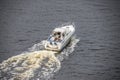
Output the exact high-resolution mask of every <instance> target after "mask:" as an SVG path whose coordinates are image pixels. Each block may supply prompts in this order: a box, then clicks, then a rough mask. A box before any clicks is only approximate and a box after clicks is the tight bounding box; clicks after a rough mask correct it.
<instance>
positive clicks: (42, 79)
mask: <svg viewBox="0 0 120 80" xmlns="http://www.w3.org/2000/svg"><path fill="white" fill-rule="evenodd" d="M78 41H79V39H76V38H75V37H73V38H72V40H71V42H70V44H69V45H68V47H66V48H65V49H64V50H63V51H62V52H61V53H59V54H57V55H55V54H56V52H54V51H47V50H42V49H43V44H44V42H45V41H44V40H43V41H42V42H40V43H38V44H35V45H34V46H32V47H31V48H29V51H28V52H25V53H22V54H20V55H17V56H13V57H11V58H8V59H7V60H5V61H3V62H2V63H1V64H0V80H48V79H50V78H51V77H52V76H53V75H54V73H55V72H57V71H58V70H59V69H60V68H61V63H60V61H62V60H63V59H65V58H67V57H68V56H69V54H70V53H72V52H73V51H74V47H75V45H76V43H77V42H78Z"/></svg>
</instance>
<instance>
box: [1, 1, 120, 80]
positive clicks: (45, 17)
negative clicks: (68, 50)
mask: <svg viewBox="0 0 120 80" xmlns="http://www.w3.org/2000/svg"><path fill="white" fill-rule="evenodd" d="M119 4H120V1H119V0H74V1H73V0H66V1H65V0H51V1H48V0H4V1H3V0H1V1H0V62H2V61H3V60H6V59H7V58H9V57H11V56H13V55H18V54H20V53H21V52H23V51H26V50H27V49H28V48H29V47H31V46H32V45H34V44H35V43H38V42H40V41H41V40H43V39H46V38H47V36H48V35H49V33H50V31H52V29H53V28H55V27H56V26H57V25H60V24H62V23H64V22H74V23H75V25H76V34H77V36H78V38H79V37H80V39H81V41H80V42H79V43H78V44H77V47H76V48H75V50H74V52H73V54H71V55H70V56H69V58H68V59H66V60H64V61H63V62H62V66H61V70H60V71H59V72H58V73H57V74H55V76H54V77H53V78H52V79H51V80H120V32H119V31H120V11H119V10H120V7H119Z"/></svg>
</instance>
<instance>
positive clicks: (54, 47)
mask: <svg viewBox="0 0 120 80" xmlns="http://www.w3.org/2000/svg"><path fill="white" fill-rule="evenodd" d="M61 28H62V29H65V30H67V31H68V33H67V36H65V38H64V39H63V40H62V41H61V42H58V43H57V45H51V44H50V41H49V40H47V41H46V43H45V49H47V50H52V51H61V50H62V49H64V47H66V45H67V44H68V43H69V42H70V40H71V38H72V36H73V35H74V33H75V28H74V25H67V26H63V27H61Z"/></svg>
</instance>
